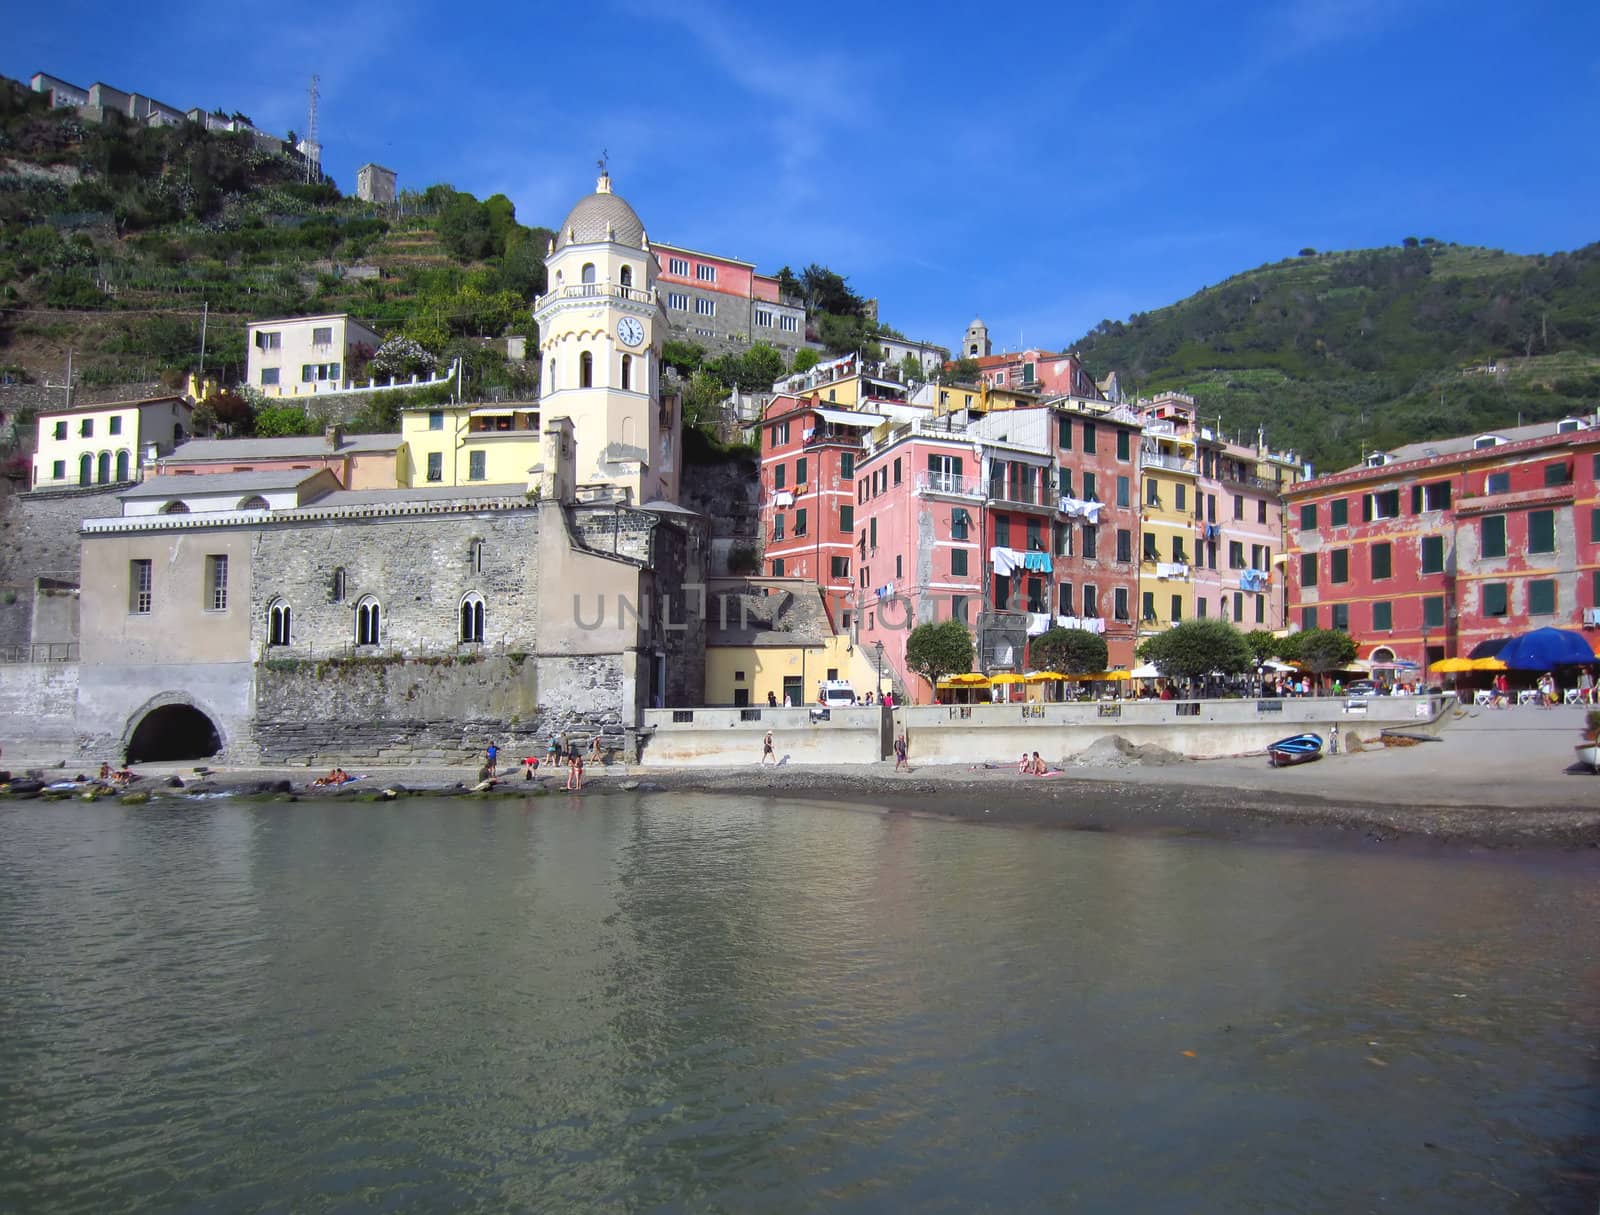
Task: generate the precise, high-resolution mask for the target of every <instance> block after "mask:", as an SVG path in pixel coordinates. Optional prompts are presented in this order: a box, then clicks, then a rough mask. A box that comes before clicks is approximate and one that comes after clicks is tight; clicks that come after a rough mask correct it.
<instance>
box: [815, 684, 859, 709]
mask: <svg viewBox="0 0 1600 1215" xmlns="http://www.w3.org/2000/svg"><path fill="white" fill-rule="evenodd" d="M817 700H818V701H819V702H820V703H821V704H822V705H823V706H824V707H825V708H829V709H848V708H849V707H850V706H851V705H853V704H855V703H856V690H855V689H854V688H852V687H851V686H850V681H849V680H848V679H823V680H819V681H818V683H817Z"/></svg>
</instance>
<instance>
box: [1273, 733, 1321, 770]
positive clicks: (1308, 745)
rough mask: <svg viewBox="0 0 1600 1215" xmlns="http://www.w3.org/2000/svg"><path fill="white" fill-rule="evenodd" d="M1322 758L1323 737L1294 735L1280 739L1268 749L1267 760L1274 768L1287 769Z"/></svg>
mask: <svg viewBox="0 0 1600 1215" xmlns="http://www.w3.org/2000/svg"><path fill="white" fill-rule="evenodd" d="M1321 758H1322V735H1320V734H1294V735H1291V736H1290V737H1288V738H1280V739H1279V740H1278V741H1277V742H1275V743H1273V744H1271V745H1270V746H1269V747H1267V759H1268V761H1270V762H1271V764H1272V766H1273V767H1274V768H1287V767H1288V766H1289V765H1290V764H1303V763H1306V762H1308V761H1310V760H1313V759H1321Z"/></svg>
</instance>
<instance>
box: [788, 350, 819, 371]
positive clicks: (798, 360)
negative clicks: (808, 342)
mask: <svg viewBox="0 0 1600 1215" xmlns="http://www.w3.org/2000/svg"><path fill="white" fill-rule="evenodd" d="M820 362H822V356H821V355H820V354H818V353H817V352H816V351H815V350H813V349H811V347H810V346H802V347H801V348H800V349H799V350H796V351H795V352H794V364H793V366H792V368H791V370H793V371H795V372H797V373H798V372H802V371H810V370H811V369H812V368H813V367H815V366H816V365H817V364H818V363H820Z"/></svg>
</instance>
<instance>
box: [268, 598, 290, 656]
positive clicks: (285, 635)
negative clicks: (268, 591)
mask: <svg viewBox="0 0 1600 1215" xmlns="http://www.w3.org/2000/svg"><path fill="white" fill-rule="evenodd" d="M293 615H294V612H293V609H292V608H290V607H289V605H288V604H287V603H285V602H284V601H283V600H281V599H274V600H273V601H272V603H271V605H270V606H269V607H268V608H267V644H268V645H288V644H289V636H290V629H291V627H292V625H293V623H294V621H293Z"/></svg>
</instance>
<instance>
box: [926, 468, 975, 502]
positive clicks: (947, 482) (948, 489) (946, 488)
mask: <svg viewBox="0 0 1600 1215" xmlns="http://www.w3.org/2000/svg"><path fill="white" fill-rule="evenodd" d="M915 485H916V490H917V493H919V494H944V495H946V496H948V497H951V498H982V497H983V483H982V482H981V481H980V480H979V479H978V478H977V477H962V476H957V475H956V474H955V473H938V472H921V473H918V474H917V477H916V482H915Z"/></svg>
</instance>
